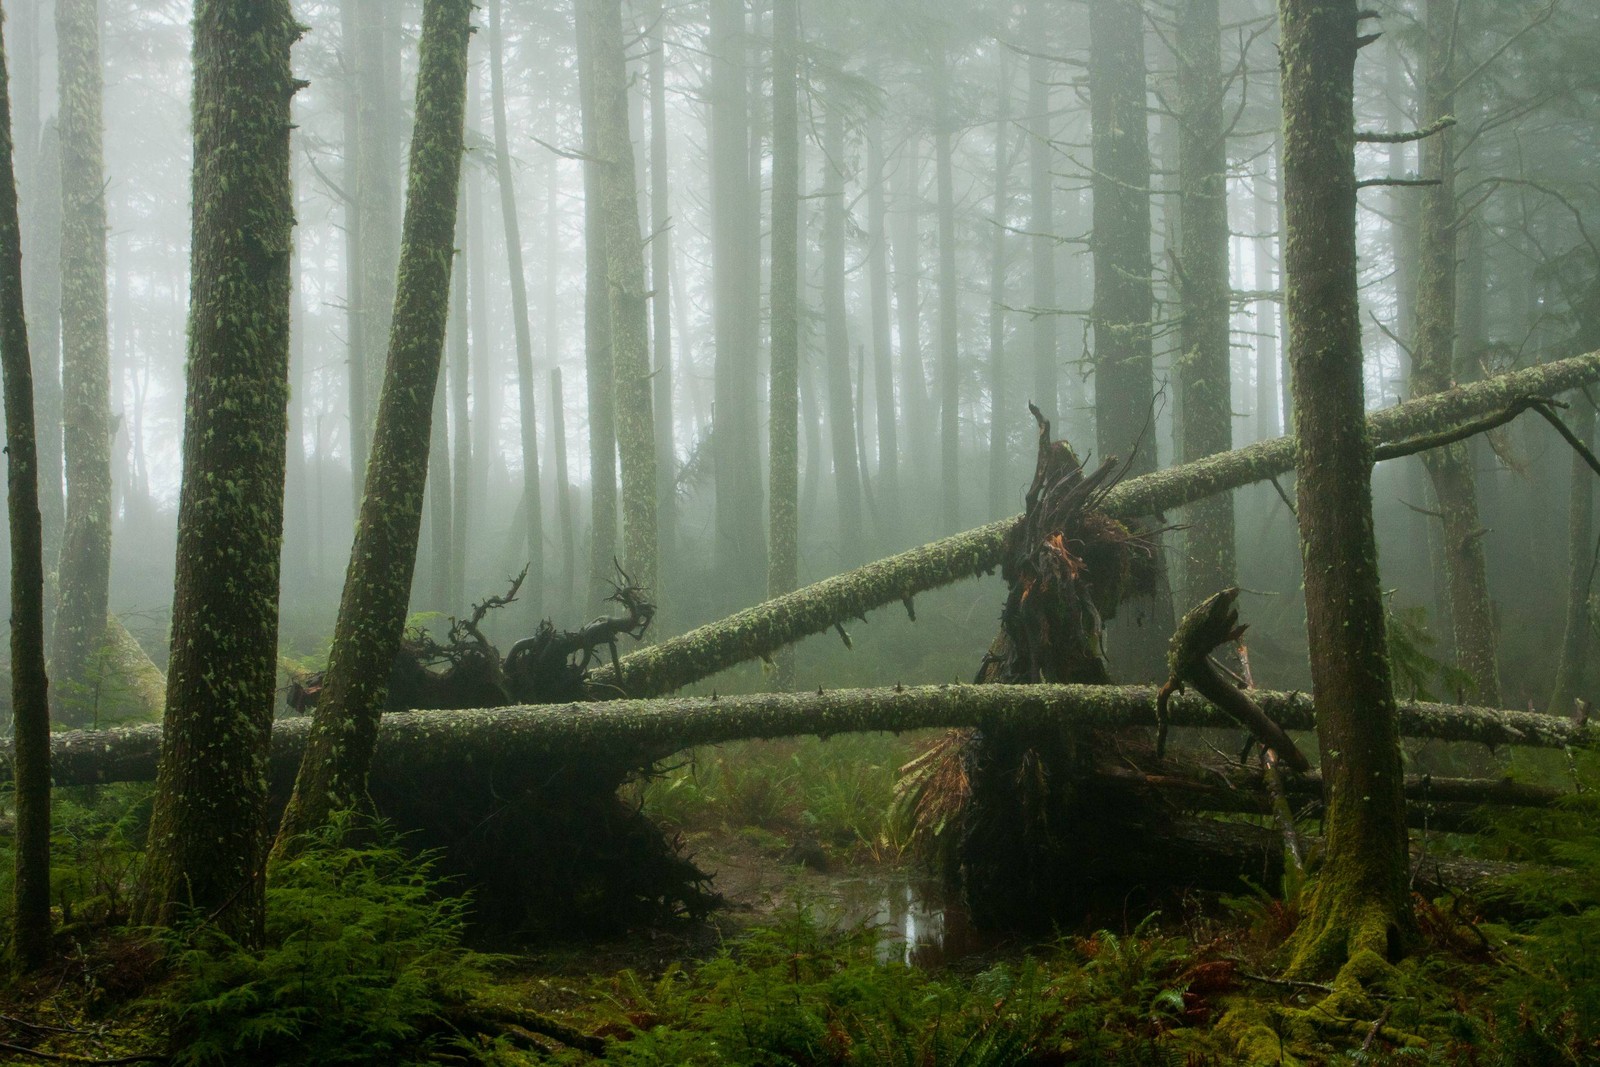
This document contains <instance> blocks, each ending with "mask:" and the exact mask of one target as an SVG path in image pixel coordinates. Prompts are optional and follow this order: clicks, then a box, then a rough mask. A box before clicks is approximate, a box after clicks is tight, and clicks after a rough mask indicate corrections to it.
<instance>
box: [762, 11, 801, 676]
mask: <svg viewBox="0 0 1600 1067" xmlns="http://www.w3.org/2000/svg"><path fill="white" fill-rule="evenodd" d="M799 22H800V15H799V0H776V2H775V3H774V5H773V9H772V270H771V282H770V285H771V300H770V303H771V308H772V312H771V314H772V319H771V323H772V342H771V354H772V373H771V376H770V378H769V379H768V407H769V409H770V422H769V424H768V434H769V435H770V436H769V444H768V450H767V451H768V465H769V468H770V469H769V474H768V494H769V495H768V497H767V599H768V600H772V599H775V598H777V597H780V596H783V595H784V594H785V593H788V592H790V591H792V590H793V589H794V587H795V585H796V584H798V582H799V571H800V545H799V541H800V514H799V509H800V234H799V227H800V119H799V89H798V85H797V77H798V75H797V65H798V62H799V59H798V55H797V49H798V45H799V35H800V26H799ZM777 662H778V674H777V677H776V678H775V679H774V684H775V686H776V688H777V689H779V690H784V689H790V688H792V687H793V686H794V654H793V651H792V650H788V649H785V650H784V651H783V652H782V653H780V654H779V656H778V661H777Z"/></svg>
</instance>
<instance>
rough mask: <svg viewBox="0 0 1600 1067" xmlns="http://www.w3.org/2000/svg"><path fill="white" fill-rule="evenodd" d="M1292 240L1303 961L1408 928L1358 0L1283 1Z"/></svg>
mask: <svg viewBox="0 0 1600 1067" xmlns="http://www.w3.org/2000/svg"><path fill="white" fill-rule="evenodd" d="M1278 10H1279V20H1280V25H1281V26H1282V32H1283V39H1282V49H1281V57H1282V67H1283V110H1284V141H1283V166H1284V209H1285V225H1286V230H1285V236H1286V247H1285V254H1284V273H1285V298H1286V303H1287V309H1288V318H1289V352H1290V356H1291V359H1292V362H1293V370H1294V416H1295V426H1296V428H1297V430H1298V438H1297V440H1298V442H1299V447H1298V450H1297V457H1296V464H1295V467H1296V472H1297V474H1298V480H1297V489H1298V498H1299V521H1300V542H1301V556H1302V559H1303V560H1304V576H1305V597H1306V635H1307V638H1308V642H1309V644H1310V649H1311V678H1312V683H1313V686H1314V691H1315V697H1316V701H1317V707H1318V712H1319V714H1318V719H1317V740H1318V745H1319V747H1320V749H1321V757H1322V758H1321V767H1322V773H1323V780H1324V783H1325V787H1326V788H1325V792H1326V795H1327V803H1328V813H1327V817H1326V819H1325V821H1324V825H1325V827H1326V831H1327V837H1328V840H1327V845H1326V848H1325V853H1324V859H1323V863H1322V866H1321V869H1320V870H1319V871H1318V872H1317V880H1316V884H1315V888H1314V890H1313V895H1312V898H1311V901H1310V904H1309V907H1308V910H1307V912H1306V914H1305V917H1304V918H1303V919H1302V920H1301V924H1300V927H1299V929H1298V930H1297V931H1296V933H1295V940H1294V959H1293V963H1292V965H1291V969H1292V970H1293V971H1294V972H1296V973H1299V974H1321V973H1327V972H1330V971H1332V970H1333V969H1335V968H1337V967H1339V966H1340V965H1341V964H1343V963H1345V962H1346V961H1348V960H1352V959H1353V958H1356V957H1358V956H1359V957H1368V956H1373V955H1375V956H1376V957H1378V958H1379V959H1382V958H1384V957H1387V956H1391V955H1393V954H1394V953H1395V952H1396V951H1397V950H1398V949H1399V948H1400V946H1402V945H1403V944H1404V943H1406V942H1407V941H1408V940H1409V937H1410V935H1411V933H1412V929H1411V922H1412V919H1411V909H1410V897H1409V889H1408V886H1407V884H1406V875H1407V873H1408V869H1409V862H1408V858H1407V852H1406V825H1405V804H1404V796H1403V793H1402V790H1403V785H1404V783H1403V779H1402V776H1401V765H1400V744H1399V741H1400V737H1399V723H1398V718H1397V715H1396V712H1395V699H1394V684H1393V681H1392V678H1391V676H1390V671H1389V659H1388V655H1387V650H1386V648H1385V643H1384V608H1383V594H1382V591H1381V590H1380V588H1379V585H1378V550H1377V543H1376V539H1375V538H1374V535H1373V529H1372V463H1373V445H1372V438H1371V433H1370V431H1369V428H1368V425H1367V422H1366V419H1365V418H1364V401H1363V396H1362V376H1361V374H1362V368H1361V319H1360V307H1359V303H1358V299H1357V279H1356V180H1355V117H1354V102H1353V98H1354V79H1355V61H1356V50H1357V47H1358V45H1357V40H1356V38H1357V23H1358V19H1359V15H1358V14H1357V10H1356V3H1355V0H1280V3H1279V8H1278Z"/></svg>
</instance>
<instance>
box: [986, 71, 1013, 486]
mask: <svg viewBox="0 0 1600 1067" xmlns="http://www.w3.org/2000/svg"><path fill="white" fill-rule="evenodd" d="M999 67H1000V89H999V93H998V95H999V98H1000V105H999V111H998V114H997V115H996V116H995V123H994V201H993V203H994V218H993V220H992V224H993V226H994V232H993V234H992V236H991V238H990V248H989V514H991V515H1003V514H1005V511H1006V497H1007V496H1008V495H1009V494H1010V493H1011V491H1012V489H1013V488H1014V487H1012V486H1010V485H1009V484H1008V483H1007V480H1006V467H1007V466H1008V465H1010V462H1011V450H1010V447H1009V444H1010V436H1011V435H1010V434H1008V433H1007V432H1006V427H1008V426H1010V425H1011V419H1012V411H1011V407H1012V402H1011V395H1010V392H1009V389H1010V384H1009V368H1008V367H1007V365H1006V312H1005V301H1006V269H1007V267H1009V266H1010V264H1009V263H1008V262H1007V252H1008V249H1009V245H1008V243H1007V241H1006V227H1007V225H1008V223H1009V220H1010V214H1011V190H1010V183H1011V152H1010V148H1011V64H1010V62H1009V61H1008V53H1005V52H1002V53H1001V54H1000V62H999Z"/></svg>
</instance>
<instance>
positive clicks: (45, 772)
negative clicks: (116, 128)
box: [0, 42, 51, 971]
mask: <svg viewBox="0 0 1600 1067" xmlns="http://www.w3.org/2000/svg"><path fill="white" fill-rule="evenodd" d="M8 85H9V75H8V74H7V72H6V53H5V45H4V43H3V42H0V374H3V375H4V376H5V413H6V505H7V511H8V513H9V519H10V529H11V721H12V730H11V744H12V753H13V757H12V759H13V763H14V765H15V767H16V772H15V791H16V807H17V815H16V829H15V842H14V848H15V850H16V867H15V882H14V883H13V885H12V898H11V899H12V913H11V948H12V952H13V954H14V955H15V957H16V962H17V966H18V967H19V968H21V969H22V970H25V971H33V970H37V969H38V968H40V967H42V966H44V964H45V963H46V962H47V961H48V960H49V958H50V932H51V923H50V702H49V682H48V680H47V679H46V677H45V671H44V542H43V540H42V535H41V530H42V526H41V520H40V517H39V461H38V448H37V445H36V444H35V441H34V428H33V367H32V365H31V362H30V360H29V358H28V324H27V319H26V317H25V316H24V314H23V287H22V225H21V223H20V221H19V220H18V217H17V181H16V157H15V155H14V153H13V151H12V148H13V146H12V141H11V99H10V96H9V89H8Z"/></svg>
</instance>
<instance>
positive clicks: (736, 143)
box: [706, 0, 766, 603]
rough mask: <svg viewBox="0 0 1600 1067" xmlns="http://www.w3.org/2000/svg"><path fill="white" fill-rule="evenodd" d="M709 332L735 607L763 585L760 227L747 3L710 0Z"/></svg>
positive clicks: (719, 544) (718, 546) (720, 524)
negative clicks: (757, 342)
mask: <svg viewBox="0 0 1600 1067" xmlns="http://www.w3.org/2000/svg"><path fill="white" fill-rule="evenodd" d="M709 31H710V34H709V39H708V43H709V47H710V51H711V56H710V64H711V69H710V73H709V75H708V77H707V79H706V94H707V97H708V98H709V105H710V111H711V115H710V127H711V129H710V151H711V161H710V163H711V274H712V282H711V285H712V319H713V322H712V329H713V333H714V335H715V340H714V342H713V344H714V348H715V352H716V357H715V358H716V371H715V379H716V380H715V393H716V404H715V406H714V408H713V410H712V419H713V422H714V427H713V430H712V435H711V445H712V452H713V466H714V467H715V482H716V522H715V526H716V543H715V545H714V555H715V557H716V559H717V571H718V584H719V586H721V587H722V588H724V589H725V590H726V591H727V593H728V594H730V595H731V596H732V597H733V598H734V602H735V603H737V602H739V600H742V599H744V598H746V597H748V596H750V595H751V594H752V593H754V592H756V590H759V589H760V588H761V587H762V581H761V576H762V574H763V573H764V571H765V562H766V560H765V557H766V552H765V548H766V546H765V538H764V535H763V531H762V529H761V513H762V507H761V503H762V492H761V461H760V455H761V450H760V447H759V443H758V410H757V409H758V405H759V401H758V397H757V391H758V379H757V364H756V359H757V353H756V349H755V346H754V345H751V344H748V340H749V337H750V334H751V329H750V326H751V322H752V319H751V317H752V316H753V315H755V314H756V307H757V303H758V300H757V297H758V295H759V294H758V292H757V288H756V286H757V284H758V283H757V276H758V274H759V270H758V267H757V263H756V258H757V247H758V243H759V236H758V235H759V232H760V227H759V225H758V215H759V210H758V205H757V202H756V195H755V190H754V188H753V183H752V181H751V178H750V160H749V153H750V128H749V110H750V109H749V101H748V96H749V93H748V89H747V84H746V69H747V67H746V60H745V55H746V49H747V48H748V47H749V44H748V41H747V36H746V31H745V0H710V26H709Z"/></svg>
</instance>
